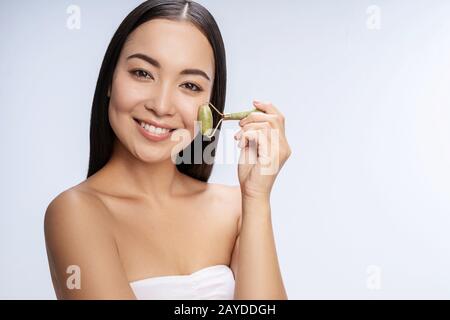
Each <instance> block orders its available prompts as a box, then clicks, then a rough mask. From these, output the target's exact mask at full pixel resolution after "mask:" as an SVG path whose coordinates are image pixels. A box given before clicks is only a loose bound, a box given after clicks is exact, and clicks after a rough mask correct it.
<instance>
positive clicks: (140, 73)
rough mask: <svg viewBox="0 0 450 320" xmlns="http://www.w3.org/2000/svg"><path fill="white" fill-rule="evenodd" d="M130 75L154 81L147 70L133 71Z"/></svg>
mask: <svg viewBox="0 0 450 320" xmlns="http://www.w3.org/2000/svg"><path fill="white" fill-rule="evenodd" d="M130 73H131V74H132V75H133V76H135V77H136V78H138V79H153V76H152V75H151V74H150V73H148V72H147V71H145V70H141V69H137V70H132V71H130Z"/></svg>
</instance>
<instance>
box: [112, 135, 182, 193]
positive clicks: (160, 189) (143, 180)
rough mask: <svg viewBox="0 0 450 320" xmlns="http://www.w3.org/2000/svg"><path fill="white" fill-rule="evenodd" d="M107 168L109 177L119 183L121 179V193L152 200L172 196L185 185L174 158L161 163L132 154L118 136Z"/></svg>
mask: <svg viewBox="0 0 450 320" xmlns="http://www.w3.org/2000/svg"><path fill="white" fill-rule="evenodd" d="M106 167H107V171H109V176H111V177H114V178H113V180H114V181H115V182H116V183H117V181H120V189H121V193H124V194H133V195H141V196H144V197H146V198H148V197H150V198H152V199H162V198H172V197H173V196H174V195H175V194H176V191H177V190H179V189H180V187H182V186H181V182H182V179H183V174H181V173H180V172H179V171H178V169H177V168H176V165H175V164H174V163H173V162H172V160H171V158H168V159H166V160H163V161H160V162H152V163H146V162H143V161H141V160H139V159H137V158H136V157H134V156H133V155H132V154H130V152H129V151H128V150H126V149H125V148H124V146H123V145H122V144H121V143H120V142H118V141H117V139H116V141H115V143H114V151H113V154H112V156H111V159H110V160H109V161H108V163H107V165H106V166H105V168H106ZM111 173H112V174H111ZM111 182H112V181H111Z"/></svg>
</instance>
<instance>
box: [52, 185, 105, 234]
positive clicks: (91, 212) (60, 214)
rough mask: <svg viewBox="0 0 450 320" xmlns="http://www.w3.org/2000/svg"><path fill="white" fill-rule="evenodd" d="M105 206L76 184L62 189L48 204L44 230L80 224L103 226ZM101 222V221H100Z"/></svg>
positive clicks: (93, 194) (93, 195) (91, 193)
mask: <svg viewBox="0 0 450 320" xmlns="http://www.w3.org/2000/svg"><path fill="white" fill-rule="evenodd" d="M107 217H108V215H107V211H106V207H105V206H104V205H103V202H102V201H101V200H100V198H99V197H98V196H96V195H95V193H93V192H90V191H89V190H88V189H86V188H84V187H82V186H80V185H78V186H75V187H72V188H70V189H68V190H65V191H63V192H62V193H60V194H59V195H58V196H56V197H55V198H54V199H53V200H52V201H51V202H50V204H49V205H48V207H47V210H46V212H45V219H44V227H45V231H46V233H47V232H50V231H52V230H53V229H54V228H59V229H60V228H65V227H66V226H74V227H76V226H79V225H82V224H86V225H92V226H104V225H105V224H104V222H106V220H107ZM100 222H103V223H100Z"/></svg>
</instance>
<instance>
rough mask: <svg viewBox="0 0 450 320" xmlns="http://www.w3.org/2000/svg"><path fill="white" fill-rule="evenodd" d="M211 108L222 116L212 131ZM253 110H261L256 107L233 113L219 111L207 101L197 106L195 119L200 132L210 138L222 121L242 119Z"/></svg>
mask: <svg viewBox="0 0 450 320" xmlns="http://www.w3.org/2000/svg"><path fill="white" fill-rule="evenodd" d="M211 108H213V109H214V110H215V111H216V112H217V113H218V114H220V116H221V117H222V118H221V119H220V121H219V122H218V123H217V125H216V127H215V129H214V131H212V126H213V114H212V111H211ZM253 112H262V111H261V110H258V109H253V110H250V111H242V112H234V113H221V112H220V111H219V110H217V108H216V107H214V105H213V104H212V103H211V102H209V103H205V104H202V105H201V106H200V107H199V108H198V115H197V121H199V122H201V125H200V132H201V134H202V135H204V136H205V137H208V138H212V137H213V136H214V134H215V133H216V130H217V128H218V127H219V125H220V123H221V122H222V121H226V120H242V119H244V118H245V117H247V116H248V115H249V114H251V113H253ZM211 131H212V132H211Z"/></svg>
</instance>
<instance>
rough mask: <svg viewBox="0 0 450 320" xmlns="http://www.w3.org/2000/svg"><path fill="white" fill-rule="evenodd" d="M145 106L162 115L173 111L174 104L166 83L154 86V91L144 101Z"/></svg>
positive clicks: (171, 113) (170, 90) (170, 113)
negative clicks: (157, 86)
mask: <svg viewBox="0 0 450 320" xmlns="http://www.w3.org/2000/svg"><path fill="white" fill-rule="evenodd" d="M144 106H145V108H146V109H147V110H149V111H153V112H154V113H155V114H156V115H158V116H160V117H163V116H167V115H173V114H174V113H175V105H174V103H173V99H172V89H171V88H170V87H169V85H168V84H166V85H161V86H160V87H159V88H156V90H155V92H154V93H153V94H152V95H151V97H150V98H149V99H148V100H147V101H146V102H145V104H144Z"/></svg>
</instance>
